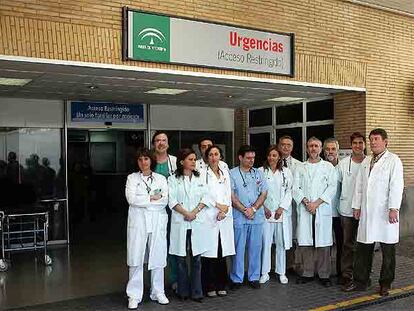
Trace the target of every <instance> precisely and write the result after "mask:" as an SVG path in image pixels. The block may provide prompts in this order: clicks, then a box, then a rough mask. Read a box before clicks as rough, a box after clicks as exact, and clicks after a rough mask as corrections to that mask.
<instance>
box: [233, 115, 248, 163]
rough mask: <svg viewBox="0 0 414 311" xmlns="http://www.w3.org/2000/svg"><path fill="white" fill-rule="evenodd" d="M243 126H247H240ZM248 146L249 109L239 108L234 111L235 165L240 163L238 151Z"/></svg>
mask: <svg viewBox="0 0 414 311" xmlns="http://www.w3.org/2000/svg"><path fill="white" fill-rule="evenodd" d="M241 124H243V125H246V126H240V125H241ZM244 144H247V109H246V108H238V109H236V110H235V111H234V164H235V165H237V164H238V163H239V159H238V156H237V151H238V150H239V148H240V146H241V145H244Z"/></svg>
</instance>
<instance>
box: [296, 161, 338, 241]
mask: <svg viewBox="0 0 414 311" xmlns="http://www.w3.org/2000/svg"><path fill="white" fill-rule="evenodd" d="M311 165H315V166H314V167H312V168H311V167H310V166H311ZM336 187H337V175H336V171H335V168H334V166H333V165H332V164H331V163H329V162H327V161H324V160H320V161H319V162H318V163H314V164H311V163H309V162H308V161H306V162H304V163H303V165H302V166H301V167H298V168H297V169H296V172H295V177H294V182H293V198H294V200H295V201H296V204H297V217H298V221H297V239H298V243H299V246H312V245H313V237H312V233H313V230H312V214H311V213H309V212H308V211H307V210H306V208H305V205H304V204H303V203H302V200H303V198H307V199H308V200H309V201H311V202H314V201H316V200H317V199H322V200H323V201H324V203H322V204H321V205H320V206H319V207H318V208H317V209H316V219H315V239H316V241H315V246H316V247H327V246H331V245H332V208H331V202H332V199H333V197H334V196H335V193H336Z"/></svg>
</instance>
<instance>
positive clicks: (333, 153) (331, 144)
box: [323, 137, 344, 283]
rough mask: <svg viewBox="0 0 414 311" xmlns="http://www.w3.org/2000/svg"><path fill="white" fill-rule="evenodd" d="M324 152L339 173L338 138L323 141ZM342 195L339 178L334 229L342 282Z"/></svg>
mask: <svg viewBox="0 0 414 311" xmlns="http://www.w3.org/2000/svg"><path fill="white" fill-rule="evenodd" d="M323 152H324V154H325V159H326V161H329V162H330V163H331V164H332V165H333V166H334V167H335V170H336V172H337V177H338V176H339V173H338V163H339V157H338V152H339V142H338V140H337V139H336V138H333V137H332V138H327V139H325V141H324V142H323ZM340 195H341V183H340V182H339V178H338V179H337V188H336V194H335V197H334V198H333V199H332V202H331V207H332V229H333V232H334V234H335V246H336V275H337V276H338V279H339V282H340V283H342V278H341V257H342V247H343V242H344V236H343V234H342V226H341V218H340V217H339V196H340Z"/></svg>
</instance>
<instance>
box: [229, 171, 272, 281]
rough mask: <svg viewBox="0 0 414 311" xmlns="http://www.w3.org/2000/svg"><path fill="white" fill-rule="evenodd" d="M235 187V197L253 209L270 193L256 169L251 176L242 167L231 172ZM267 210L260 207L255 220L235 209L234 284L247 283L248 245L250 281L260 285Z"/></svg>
mask: <svg viewBox="0 0 414 311" xmlns="http://www.w3.org/2000/svg"><path fill="white" fill-rule="evenodd" d="M230 178H231V187H232V191H233V193H234V194H235V195H236V196H237V198H238V199H239V201H240V202H241V203H242V204H243V205H244V206H245V207H250V206H252V205H253V204H254V203H255V202H256V201H257V199H258V198H259V196H260V195H261V194H262V193H263V192H266V191H267V183H266V179H265V178H264V175H263V172H261V171H259V170H258V169H255V168H252V169H250V172H243V171H242V170H241V169H240V167H239V166H237V167H235V168H233V169H232V170H230ZM264 220H265V216H264V209H263V207H260V209H258V210H257V212H256V214H255V216H254V218H253V219H252V220H250V219H247V218H246V217H245V216H244V214H243V213H241V212H240V211H239V210H237V209H236V208H233V225H234V240H235V247H236V255H235V256H234V258H233V265H232V269H231V273H230V279H231V280H232V282H233V283H243V278H244V258H245V255H244V254H245V253H244V252H245V249H246V245H247V248H248V252H249V253H248V270H247V271H248V279H249V281H258V280H259V278H260V268H261V267H260V265H261V253H262V236H263V223H264Z"/></svg>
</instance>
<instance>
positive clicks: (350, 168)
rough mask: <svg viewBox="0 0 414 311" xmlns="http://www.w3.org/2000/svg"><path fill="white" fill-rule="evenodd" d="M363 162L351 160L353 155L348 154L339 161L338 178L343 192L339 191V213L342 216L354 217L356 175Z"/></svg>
mask: <svg viewBox="0 0 414 311" xmlns="http://www.w3.org/2000/svg"><path fill="white" fill-rule="evenodd" d="M361 163H362V162H361ZM361 163H355V162H354V161H352V160H351V156H348V157H346V158H344V159H342V160H341V161H339V163H338V165H337V168H338V179H339V182H340V184H341V192H340V193H339V194H340V198H339V214H340V215H341V216H344V217H354V215H353V212H352V197H353V195H354V189H355V182H356V177H357V175H358V171H359V168H360V167H361Z"/></svg>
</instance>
